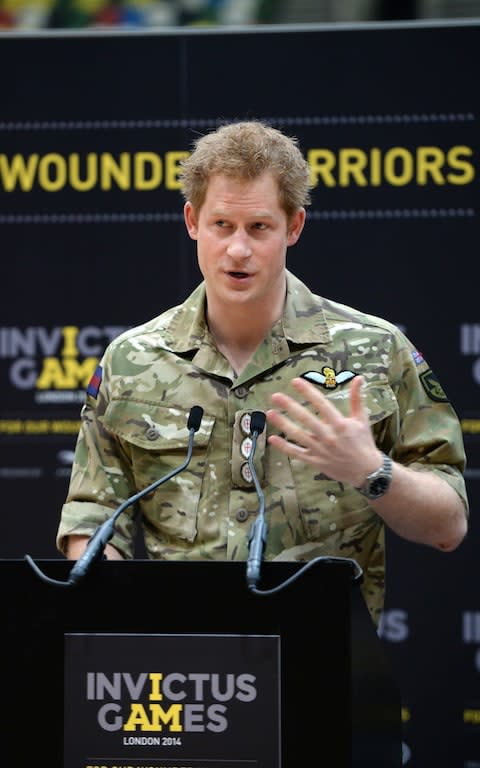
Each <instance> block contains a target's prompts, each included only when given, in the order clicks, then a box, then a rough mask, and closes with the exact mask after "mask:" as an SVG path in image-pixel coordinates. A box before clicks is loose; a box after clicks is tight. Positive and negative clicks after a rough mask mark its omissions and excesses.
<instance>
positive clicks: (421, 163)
mask: <svg viewBox="0 0 480 768" xmlns="http://www.w3.org/2000/svg"><path fill="white" fill-rule="evenodd" d="M444 163H445V153H444V152H443V151H442V150H441V149H440V147H418V149H417V183H418V184H420V185H421V186H425V184H426V183H427V182H428V178H429V176H430V177H431V179H432V181H433V182H434V183H435V184H438V185H439V186H441V185H442V184H445V179H444V178H443V174H442V167H443V165H444Z"/></svg>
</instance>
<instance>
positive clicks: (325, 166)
mask: <svg viewBox="0 0 480 768" xmlns="http://www.w3.org/2000/svg"><path fill="white" fill-rule="evenodd" d="M307 160H308V164H309V166H310V182H311V184H312V187H317V186H318V183H319V179H321V180H322V181H323V183H324V184H325V186H326V187H335V186H336V181H335V177H334V175H333V173H332V171H333V169H334V168H335V165H336V159H335V153H334V152H332V151H331V150H330V149H311V150H310V151H309V152H308V153H307Z"/></svg>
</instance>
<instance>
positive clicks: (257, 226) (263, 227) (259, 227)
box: [254, 221, 267, 229]
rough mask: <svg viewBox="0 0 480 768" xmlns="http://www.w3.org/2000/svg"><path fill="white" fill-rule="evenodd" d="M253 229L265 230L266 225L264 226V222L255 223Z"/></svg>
mask: <svg viewBox="0 0 480 768" xmlns="http://www.w3.org/2000/svg"><path fill="white" fill-rule="evenodd" d="M254 228H255V229H266V228H267V225H266V224H265V222H263V221H257V222H256V223H255V224H254Z"/></svg>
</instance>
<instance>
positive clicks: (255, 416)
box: [250, 411, 266, 435]
mask: <svg viewBox="0 0 480 768" xmlns="http://www.w3.org/2000/svg"><path fill="white" fill-rule="evenodd" d="M265 420H266V416H265V414H264V413H263V411H252V415H251V416H250V432H251V433H252V435H253V433H254V432H256V433H257V435H261V434H262V432H263V430H264V428H265Z"/></svg>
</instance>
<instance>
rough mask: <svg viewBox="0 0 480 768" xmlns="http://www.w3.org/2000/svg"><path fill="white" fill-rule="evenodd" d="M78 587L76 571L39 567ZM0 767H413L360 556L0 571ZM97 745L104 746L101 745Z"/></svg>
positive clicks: (23, 566)
mask: <svg viewBox="0 0 480 768" xmlns="http://www.w3.org/2000/svg"><path fill="white" fill-rule="evenodd" d="M38 565H39V567H40V568H41V569H42V571H43V572H44V573H45V574H48V576H50V577H51V578H54V579H56V580H58V581H66V580H67V578H68V574H69V570H70V568H71V565H72V564H71V563H69V562H68V561H63V560H46V561H42V562H39V563H38ZM0 574H1V582H2V593H3V594H2V607H3V611H2V612H3V621H2V630H1V637H2V649H1V654H0V659H1V678H0V679H1V687H2V699H3V713H4V714H3V716H2V717H1V719H0V728H1V738H0V757H1V765H2V766H5V768H10V766H12V767H13V766H15V768H17V767H21V768H33V767H34V766H42V768H47V767H48V768H61V767H62V766H64V767H65V768H87V766H104V767H105V768H113V767H114V766H115V767H116V768H120V766H122V768H140V767H141V766H142V767H143V768H146V767H147V766H148V767H149V768H257V767H258V768H307V767H308V766H315V767H316V768H347V766H348V767H349V768H350V766H355V767H356V768H360V767H361V768H376V767H378V768H380V767H382V768H400V766H401V723H400V698H399V694H398V691H397V688H396V685H395V683H394V682H393V679H392V676H391V673H390V670H389V666H388V660H387V659H386V658H385V656H384V652H383V648H382V645H381V641H380V640H379V638H378V636H377V634H376V631H375V628H374V626H373V624H372V622H371V620H370V617H369V615H368V611H367V609H366V606H365V603H364V601H363V599H362V596H361V593H360V588H359V586H358V584H357V583H354V581H353V579H352V569H351V567H350V565H349V564H348V562H345V563H344V562H341V561H338V562H329V561H328V562H326V561H323V560H319V561H318V563H317V562H316V563H314V564H313V565H312V566H311V567H310V568H308V569H307V570H302V568H301V565H299V564H296V563H274V562H265V563H264V564H263V567H262V577H261V583H260V584H259V587H260V588H261V589H262V588H263V589H268V590H272V589H273V588H274V587H275V586H277V585H282V584H284V583H285V582H287V580H288V581H289V583H288V585H286V586H285V587H284V588H280V589H278V590H277V591H274V592H273V594H268V595H256V594H253V593H252V592H250V591H249V590H248V588H247V583H246V578H245V563H238V562H204V561H202V562H163V561H162V562H153V561H143V560H138V561H130V562H113V561H102V562H98V563H95V564H94V565H93V567H92V568H91V570H90V572H89V573H88V575H87V576H86V577H85V578H84V579H83V580H82V581H81V582H80V583H79V584H77V585H75V586H68V587H56V586H52V585H50V584H46V583H44V582H43V581H42V580H40V579H39V578H38V576H37V574H36V573H35V572H34V571H33V570H32V569H31V567H30V566H29V564H28V563H27V562H26V561H24V560H2V561H0ZM97 737H98V739H97Z"/></svg>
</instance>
